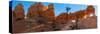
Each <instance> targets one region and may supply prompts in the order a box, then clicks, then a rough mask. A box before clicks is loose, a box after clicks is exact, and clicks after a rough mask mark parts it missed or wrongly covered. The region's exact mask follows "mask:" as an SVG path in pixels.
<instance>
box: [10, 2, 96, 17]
mask: <svg viewBox="0 0 100 34" xmlns="http://www.w3.org/2000/svg"><path fill="white" fill-rule="evenodd" d="M19 3H21V4H22V5H23V7H24V10H25V14H27V12H28V8H29V7H30V6H31V5H33V4H34V3H35V2H33V1H32V2H31V1H13V2H12V10H14V8H15V7H16V6H17V5H18V4H19ZM42 4H43V5H44V6H48V5H49V4H50V3H48V2H42ZM53 4H54V13H55V15H56V16H58V15H59V14H61V13H64V12H66V7H70V8H71V9H70V10H69V12H76V11H79V10H84V9H86V8H87V5H80V4H69V3H68V4H65V3H53ZM94 7H95V8H96V6H94Z"/></svg>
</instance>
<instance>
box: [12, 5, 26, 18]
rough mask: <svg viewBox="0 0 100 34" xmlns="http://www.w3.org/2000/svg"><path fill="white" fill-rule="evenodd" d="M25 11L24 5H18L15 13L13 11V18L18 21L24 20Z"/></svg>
mask: <svg viewBox="0 0 100 34" xmlns="http://www.w3.org/2000/svg"><path fill="white" fill-rule="evenodd" d="M24 16H25V15H24V9H23V5H22V4H18V5H17V6H16V7H15V9H14V11H13V17H15V18H16V19H24Z"/></svg>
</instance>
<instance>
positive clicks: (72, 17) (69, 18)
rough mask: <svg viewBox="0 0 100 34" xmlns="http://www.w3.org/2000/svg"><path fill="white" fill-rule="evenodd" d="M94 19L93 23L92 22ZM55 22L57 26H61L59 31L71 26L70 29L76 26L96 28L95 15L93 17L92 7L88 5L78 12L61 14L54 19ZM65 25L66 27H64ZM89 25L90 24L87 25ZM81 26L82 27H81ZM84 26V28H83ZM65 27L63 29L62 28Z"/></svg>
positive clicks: (93, 10)
mask: <svg viewBox="0 0 100 34" xmlns="http://www.w3.org/2000/svg"><path fill="white" fill-rule="evenodd" d="M93 19H94V21H93ZM56 22H57V24H58V26H61V27H62V28H61V29H69V28H70V27H69V26H70V25H68V24H71V26H72V27H74V26H76V25H75V24H76V23H77V26H78V25H80V26H82V27H80V26H79V28H83V29H84V28H96V15H95V9H94V7H93V6H91V5H89V6H88V7H87V8H86V9H85V10H79V11H77V12H74V13H69V14H67V13H62V14H60V15H59V16H57V17H56ZM66 23H67V26H66V25H64V24H66ZM83 23H84V24H83ZM88 23H90V24H88ZM82 24H83V25H82ZM85 24H86V26H85ZM64 26H65V27H64Z"/></svg>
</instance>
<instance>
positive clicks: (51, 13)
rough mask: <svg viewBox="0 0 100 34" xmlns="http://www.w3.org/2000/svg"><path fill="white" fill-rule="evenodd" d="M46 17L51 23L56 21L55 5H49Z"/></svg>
mask: <svg viewBox="0 0 100 34" xmlns="http://www.w3.org/2000/svg"><path fill="white" fill-rule="evenodd" d="M44 17H45V18H46V19H47V20H49V21H52V20H54V19H55V14H54V5H53V4H49V5H48V9H47V10H46V11H44Z"/></svg>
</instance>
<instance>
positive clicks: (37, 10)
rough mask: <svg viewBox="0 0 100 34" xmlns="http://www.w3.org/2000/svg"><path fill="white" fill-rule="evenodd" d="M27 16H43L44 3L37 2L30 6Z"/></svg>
mask: <svg viewBox="0 0 100 34" xmlns="http://www.w3.org/2000/svg"><path fill="white" fill-rule="evenodd" d="M28 11H29V12H28V13H27V17H28V18H36V17H38V16H43V15H42V13H43V5H42V4H41V3H35V4H33V5H31V6H30V8H29V9H28Z"/></svg>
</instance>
